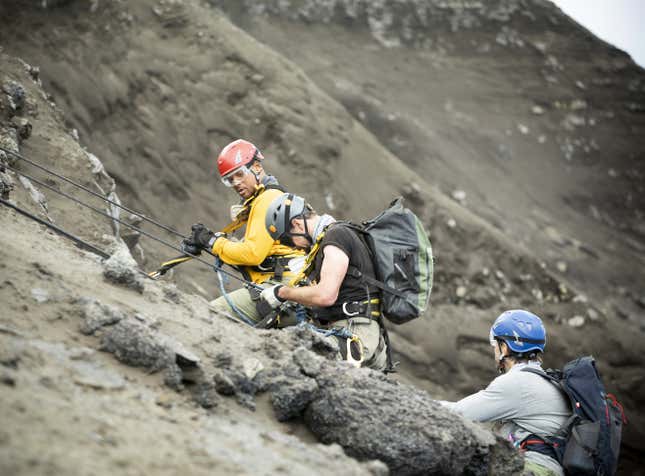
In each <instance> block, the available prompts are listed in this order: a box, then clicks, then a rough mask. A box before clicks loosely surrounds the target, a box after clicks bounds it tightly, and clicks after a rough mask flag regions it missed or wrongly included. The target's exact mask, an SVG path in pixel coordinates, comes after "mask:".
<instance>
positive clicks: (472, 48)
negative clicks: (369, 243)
mask: <svg viewBox="0 0 645 476" xmlns="http://www.w3.org/2000/svg"><path fill="white" fill-rule="evenodd" d="M11 3H15V2H8V3H5V4H4V5H3V6H2V7H0V9H3V8H4V9H5V10H4V11H2V10H0V11H2V13H3V17H4V18H9V19H10V20H11V21H10V22H9V26H8V27H7V28H4V29H3V30H2V32H1V33H0V41H1V42H2V44H3V45H4V46H5V48H6V50H7V51H8V52H10V53H11V54H13V55H16V56H19V57H21V58H23V59H25V60H26V61H28V62H29V63H30V64H37V65H39V66H40V67H41V77H42V79H43V81H44V83H45V85H46V87H47V90H49V91H51V92H52V94H53V96H52V98H50V99H53V100H55V101H56V102H57V103H58V104H59V105H60V106H61V108H62V109H64V110H65V111H66V112H67V113H68V114H67V115H66V116H65V118H64V120H65V124H66V126H65V128H66V129H67V130H68V131H70V132H71V131H73V129H76V130H77V131H78V133H79V136H80V143H81V144H83V145H86V146H87V147H88V149H89V150H90V151H91V152H93V153H94V154H95V155H96V156H97V157H99V158H100V159H101V160H102V161H103V163H104V164H105V166H106V168H107V170H108V172H110V174H111V175H112V176H113V177H114V178H115V179H116V183H117V190H118V193H119V195H120V196H121V198H122V200H123V201H124V203H126V204H127V205H129V206H131V207H133V208H136V209H139V210H143V211H145V212H147V213H149V214H150V215H151V216H155V217H159V218H162V219H163V221H164V222H166V223H169V224H172V225H173V226H174V227H176V228H178V229H182V230H183V229H187V228H188V227H189V225H190V224H191V223H193V222H196V221H204V222H207V223H209V224H213V225H214V226H217V225H223V224H225V222H226V215H227V211H226V210H227V208H228V205H229V204H230V203H231V202H233V201H234V197H233V196H231V195H229V194H228V191H226V190H224V188H223V187H221V186H219V185H218V181H217V178H216V174H215V170H214V156H215V153H216V151H217V150H219V148H221V147H222V146H223V145H224V144H225V143H226V142H227V141H229V140H231V139H232V138H235V137H240V136H241V137H247V138H250V139H251V140H253V141H255V142H256V143H258V145H260V146H261V147H262V149H263V152H264V154H265V156H267V157H268V160H267V169H268V170H269V171H270V172H273V173H275V174H276V175H278V176H279V177H280V179H281V181H282V182H283V183H285V184H286V185H288V186H289V188H290V189H291V190H292V191H294V192H297V193H303V194H305V195H306V196H307V197H308V198H310V199H311V200H312V202H313V203H314V205H315V206H316V208H319V209H321V210H325V211H330V212H331V213H333V214H336V215H337V216H339V217H343V218H344V217H349V218H354V219H360V218H364V217H367V216H370V215H371V214H373V213H375V212H377V211H378V210H379V209H380V208H382V207H383V206H384V205H385V204H386V203H387V202H388V201H389V199H390V198H391V197H392V196H394V195H397V194H404V195H405V196H406V197H407V198H408V203H410V204H411V205H412V206H413V207H414V208H415V210H417V211H418V212H419V214H420V215H421V216H423V218H424V221H425V222H426V223H427V225H428V227H429V229H430V230H431V234H432V238H433V243H434V245H435V253H436V270H437V276H436V286H435V290H434V293H433V300H432V308H431V310H430V312H429V313H428V318H427V319H424V320H420V321H419V322H415V323H413V324H410V325H408V326H403V327H400V328H397V329H395V336H394V338H393V340H394V345H395V349H396V351H397V358H398V359H399V360H401V362H402V364H401V375H400V378H401V379H402V380H404V381H408V382H411V383H414V384H415V385H417V386H420V387H422V388H426V389H428V390H430V391H431V392H432V393H433V394H434V395H436V396H452V397H457V396H459V395H463V394H464V393H466V392H470V391H472V390H475V389H476V388H478V387H480V386H481V385H483V384H484V383H485V382H487V381H488V380H490V378H492V376H493V375H492V374H491V369H490V366H489V365H488V364H487V363H486V362H488V360H489V358H490V355H489V354H490V349H489V347H488V346H487V343H486V340H485V338H484V337H485V335H486V334H487V329H488V326H489V325H490V322H491V321H492V320H493V319H494V317H495V315H496V314H497V313H498V312H499V311H500V310H502V309H504V308H510V307H519V306H522V307H527V308H530V309H533V310H535V311H536V312H538V313H539V314H541V315H543V316H544V317H545V319H546V323H547V326H548V329H549V331H550V339H549V350H550V352H549V356H548V360H547V364H549V365H561V363H562V362H563V361H564V360H565V359H568V358H572V357H574V356H576V355H579V354H581V353H593V354H594V355H595V356H596V357H597V358H598V359H599V362H600V365H601V370H602V372H603V376H604V377H605V380H606V381H607V384H608V387H610V388H611V389H613V390H616V392H617V393H618V394H619V395H620V396H621V398H622V399H623V401H624V403H626V407H627V410H628V412H629V415H630V416H631V417H632V424H631V425H630V426H629V427H627V431H626V437H625V442H626V446H625V452H624V454H625V458H624V461H627V463H628V464H629V461H630V459H633V460H637V458H638V456H637V455H638V454H639V452H641V451H642V449H643V448H642V441H644V440H643V438H641V433H642V430H641V428H642V425H641V424H640V422H641V421H642V415H641V412H640V411H639V408H640V405H641V403H642V402H643V401H644V400H645V387H644V386H643V385H644V380H643V377H642V375H641V374H642V371H641V369H642V350H643V337H642V336H643V334H642V329H641V322H640V319H641V317H642V310H641V309H640V308H639V307H638V306H639V304H638V301H639V299H642V297H641V296H639V294H638V293H639V292H641V291H640V290H638V289H637V288H636V287H635V286H634V284H633V283H638V282H640V281H642V279H641V278H642V271H640V269H641V267H639V266H635V263H639V262H640V260H641V259H642V253H640V252H639V250H640V249H641V248H640V247H641V246H642V231H639V228H638V227H639V226H640V224H642V216H641V215H639V209H641V210H642V207H640V206H638V204H639V203H642V202H641V200H642V188H639V187H642V180H640V181H639V179H638V177H642V176H640V175H639V174H640V173H641V172H642V164H641V162H642V160H640V157H641V156H640V155H639V154H640V152H639V151H640V149H642V147H640V148H639V144H640V142H638V141H639V139H638V137H640V136H642V134H640V132H639V131H641V130H642V124H641V122H642V121H641V116H642V115H639V112H638V104H640V103H641V102H642V101H641V98H642V92H643V91H642V83H641V82H639V81H640V79H639V78H641V77H642V71H641V70H638V69H634V67H633V65H631V63H629V61H628V60H626V59H625V58H624V56H622V55H620V54H619V53H616V52H615V51H613V50H611V49H608V48H607V47H606V46H602V48H601V49H600V50H599V49H597V48H595V47H594V48H591V47H589V49H588V50H587V49H586V48H582V50H581V49H580V44H581V43H580V41H583V44H584V42H590V44H592V45H594V44H597V43H594V42H593V41H592V40H588V38H589V37H588V35H587V36H583V37H580V36H576V35H568V34H567V31H568V30H567V29H568V28H569V26H570V22H569V21H568V20H566V19H565V18H564V17H562V16H561V15H560V14H559V12H558V11H557V10H554V9H553V8H552V7H551V8H549V9H546V10H539V11H538V12H537V13H538V14H537V16H536V18H535V19H533V20H531V19H530V18H529V15H527V14H526V12H527V11H528V12H531V10H530V9H528V7H525V6H524V5H523V3H522V2H515V3H513V2H508V4H509V5H510V4H513V5H515V7H513V8H512V9H511V11H507V12H506V13H504V14H502V13H503V12H502V13H500V11H499V10H495V9H493V10H495V11H497V12H498V13H499V15H498V14H495V15H493V17H490V18H488V17H477V15H476V13H477V12H468V11H466V12H462V14H463V16H461V17H459V18H462V20H463V21H462V20H460V21H458V22H457V23H456V24H455V25H456V26H453V28H456V31H455V32H453V31H452V30H451V29H447V28H446V27H445V26H443V27H442V28H439V29H437V30H436V32H437V33H436V34H437V35H438V36H437V37H433V38H429V39H431V40H432V41H426V42H425V44H421V45H420V44H418V43H419V42H417V41H416V40H415V41H411V42H406V41H399V43H398V44H397V45H391V44H389V43H388V42H385V43H384V41H383V38H385V39H387V38H391V35H390V33H388V30H387V29H385V30H383V29H382V28H381V29H378V28H377V33H378V32H379V31H380V32H381V33H382V34H387V35H386V36H385V37H383V36H382V34H381V37H379V34H377V35H376V39H375V38H374V31H371V30H370V29H369V28H368V26H370V25H371V26H374V25H376V26H378V22H377V23H376V24H375V23H374V22H373V21H372V22H369V21H368V22H367V23H366V24H362V23H361V22H360V21H358V20H353V21H350V22H349V24H352V25H354V26H356V25H357V24H361V25H362V27H361V28H354V29H352V30H349V29H346V28H345V27H346V24H347V22H348V20H347V15H346V13H344V14H343V13H342V10H338V12H340V13H338V14H337V16H335V17H334V16H332V17H330V19H329V21H328V22H327V23H324V22H323V23H321V22H320V20H321V18H319V17H316V16H315V15H313V14H312V15H313V16H310V17H307V16H305V17H304V18H305V20H306V21H307V22H308V23H306V24H303V23H302V21H301V20H302V18H301V17H298V18H296V21H293V19H284V18H282V16H281V11H280V9H279V8H278V7H276V8H275V9H274V10H271V11H270V13H272V15H275V16H270V17H266V16H259V17H254V16H244V18H246V23H243V22H240V26H242V27H243V28H244V29H245V30H247V31H249V32H250V33H252V34H253V35H255V36H256V38H258V39H260V40H261V42H262V43H259V42H257V41H255V40H254V39H253V38H251V37H250V36H248V35H247V34H246V33H245V32H244V31H242V30H240V29H238V28H236V27H235V26H233V25H231V23H229V21H228V20H227V19H226V18H225V17H223V16H222V15H221V14H220V13H219V12H218V11H217V10H213V9H210V8H207V7H203V6H200V5H194V4H192V3H189V2H179V1H175V2H153V1H137V2H130V3H128V4H127V5H126V4H117V3H109V2H108V3H106V2H89V3H86V2H81V1H76V2H65V3H66V4H65V5H63V6H61V7H60V8H57V9H53V10H46V11H43V10H41V9H39V8H37V7H34V8H25V9H20V8H12V5H10V4H11ZM218 3H223V2H218ZM305 3H306V4H307V5H314V6H315V5H316V3H315V2H313V3H312V2H303V5H304V4H305ZM359 3H360V2H359ZM503 4H505V3H504V2H500V3H499V5H503ZM231 5H233V4H232V3H229V10H230V8H232V7H231ZM261 5H262V2H259V3H257V4H256V6H261ZM276 5H278V4H276ZM536 5H538V4H536ZM540 5H541V4H540ZM13 6H14V7H15V5H13ZM235 7H236V11H237V12H238V13H244V12H246V11H247V5H246V4H244V3H237V2H236V3H235ZM536 8H537V7H536ZM267 11H268V10H263V12H260V13H264V14H266V12H267ZM295 11H297V10H295ZM311 11H312V12H313V13H315V9H314V10H311ZM540 12H546V14H542V13H540ZM233 13H235V12H233ZM403 13H405V12H398V13H397V14H401V15H403ZM533 13H536V12H533ZM338 15H340V16H338ZM522 17H526V18H528V19H526V20H521V18H522ZM234 18H235V19H238V20H239V18H236V17H235V16H234ZM338 18H344V19H345V20H344V21H343V22H337V20H338ZM357 18H358V19H359V20H361V21H362V19H363V18H364V17H361V16H360V15H359V16H358V17H357ZM367 18H369V17H367ZM393 18H399V17H397V16H396V15H394V16H393ZM400 18H405V16H401V17H400ZM427 18H430V19H431V18H435V17H433V16H430V17H427ZM436 18H444V17H442V16H441V15H439V16H437V17H436ZM468 18H471V20H468ZM322 19H323V20H324V18H322ZM332 20H333V21H332ZM444 20H445V18H444ZM554 20H555V21H556V23H557V25H559V26H557V25H556V23H553V21H554ZM446 21H447V20H446ZM545 22H551V23H549V24H551V25H555V26H553V27H552V28H546V27H545V26H544V25H545V24H546V23H545ZM381 23H382V22H381ZM439 23H440V24H441V25H445V24H446V23H445V22H444V21H443V20H442V21H441V22H439ZM448 23H449V24H451V23H450V22H448ZM366 25H367V26H366ZM408 30H409V28H408ZM408 30H406V29H405V28H403V29H402V30H401V29H400V28H398V27H397V28H394V30H393V31H395V32H399V31H408ZM427 30H428V25H427V24H426V25H423V24H420V25H416V24H415V25H414V28H413V29H412V30H410V31H412V32H413V33H414V34H413V35H412V38H414V39H419V38H426V36H427V33H424V32H427ZM431 30H432V29H431ZM433 31H434V30H433ZM397 35H398V33H397ZM406 35H407V33H406ZM408 36H409V35H408ZM569 36H571V38H569ZM402 38H403V39H405V38H407V36H405V35H404V36H403V37H402ZM580 38H582V40H580ZM294 39H295V40H294ZM420 43H423V42H420ZM268 45H270V47H269V46H268ZM296 45H297V46H298V47H296ZM391 46H396V48H392V47H391ZM272 48H273V49H272ZM276 51H279V52H281V53H282V55H280V54H278V53H276ZM560 51H567V53H561V52H560ZM580 51H583V52H586V51H592V52H594V54H597V56H598V58H597V59H595V60H594V61H593V62H592V63H591V66H584V65H585V64H587V63H588V61H585V60H588V59H589V55H592V53H585V54H584V55H582V54H576V52H578V53H580ZM585 55H587V56H585ZM603 55H604V56H603ZM574 57H575V58H578V57H579V61H576V62H575V64H574V63H570V62H569V60H571V61H573V58H574ZM493 58H495V61H491V60H492V59H493ZM565 59H566V60H567V61H565ZM585 68H586V69H585ZM578 82H580V83H581V84H582V86H580V85H579V84H578ZM420 85H423V87H421V86H420ZM430 85H431V86H432V87H430ZM464 91H467V92H468V94H465V93H464ZM580 101H582V102H580ZM630 104H632V106H629V105H630ZM581 118H582V119H581ZM41 119H42V118H41ZM61 120H63V119H61ZM581 121H582V122H584V123H582V122H581ZM592 121H593V124H592ZM625 124H627V125H628V127H621V126H622V125H625ZM639 134H640V135H639ZM63 137H64V139H61V138H63ZM610 138H611V139H610ZM592 139H593V140H594V141H595V144H596V146H597V147H598V149H599V150H596V146H594V145H593V143H592V142H591V141H592ZM68 141H69V143H72V142H75V140H74V138H73V136H72V135H69V136H64V135H60V134H57V133H54V132H52V131H48V129H47V128H46V125H45V123H44V122H43V125H42V126H40V125H39V127H34V135H33V137H32V139H30V140H29V141H27V142H26V143H25V144H24V147H23V148H22V150H23V151H24V152H25V153H26V154H27V155H28V156H30V157H33V158H36V159H40V160H42V161H44V162H47V163H48V164H50V165H52V166H54V167H56V168H57V169H58V170H61V171H63V172H64V173H66V174H69V175H71V176H73V177H77V178H79V179H83V180H85V181H86V183H88V184H91V180H89V179H88V178H87V177H88V175H87V171H88V170H89V169H90V168H91V167H92V165H91V163H90V161H89V160H88V158H87V156H86V154H84V153H82V152H81V149H80V147H78V146H77V147H76V148H69V147H67V145H66V144H68ZM25 170H27V169H25ZM612 171H613V172H612ZM56 185H57V186H61V187H62V186H64V185H63V184H56ZM441 191H443V192H445V194H444V193H441ZM17 193H19V194H22V195H19V197H20V200H23V197H24V200H25V201H28V200H27V198H26V192H23V191H22V190H18V192H17ZM616 193H618V194H619V195H620V196H618V195H615V194H616ZM612 194H613V195H612ZM46 195H47V197H46V198H47V200H48V202H49V213H50V215H52V216H53V217H54V218H55V219H56V220H57V221H58V222H60V223H62V224H65V225H67V226H70V227H73V228H75V229H76V230H77V231H78V232H79V233H81V234H84V236H86V237H89V238H95V239H100V236H101V235H102V234H104V233H109V232H110V231H112V230H111V228H110V226H109V225H108V224H107V223H102V224H99V222H96V221H95V219H94V218H92V217H88V218H85V217H86V215H85V214H83V213H81V212H80V211H77V210H80V209H77V207H72V208H70V206H69V205H68V204H66V202H64V201H60V200H59V199H57V198H55V196H54V195H53V194H51V193H47V194H46ZM568 197H569V198H568ZM570 197H573V198H570ZM581 197H582V198H581ZM612 197H613V198H612ZM629 197H631V198H629ZM612 204H613V205H612ZM573 205H575V206H573ZM34 209H35V210H37V208H34ZM594 210H595V212H594ZM618 217H620V219H618ZM607 220H618V221H619V223H616V222H614V223H613V226H612V222H611V221H607ZM142 244H143V246H144V249H145V250H146V255H147V256H148V262H147V266H148V267H154V265H155V264H156V261H157V260H158V259H160V258H162V257H166V256H168V255H167V254H165V253H167V251H163V250H162V249H161V248H159V247H156V246H154V245H153V244H151V243H149V242H145V241H144V242H143V243H142ZM177 274H178V276H177V278H178V283H179V284H180V285H181V286H182V287H183V288H185V289H190V290H191V291H194V290H198V289H201V290H202V292H203V293H204V295H205V296H210V295H212V294H213V293H214V287H215V282H214V280H213V277H212V275H211V274H209V272H207V271H202V270H201V269H200V268H198V267H191V268H186V269H185V270H184V272H183V273H182V272H179V273H177ZM639 280H640V281H639ZM618 292H619V293H621V295H620V296H616V294H617V293H618ZM580 324H581V326H580Z"/></svg>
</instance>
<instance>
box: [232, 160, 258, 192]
mask: <svg viewBox="0 0 645 476" xmlns="http://www.w3.org/2000/svg"><path fill="white" fill-rule="evenodd" d="M226 180H228V181H229V182H230V184H231V185H232V187H233V188H234V189H235V191H236V192H237V194H238V195H239V196H240V197H242V198H243V199H245V200H246V199H247V198H249V197H250V196H251V195H253V193H255V186H256V185H257V179H256V178H255V175H254V174H253V172H252V170H251V169H250V168H247V167H246V166H242V167H240V168H238V169H237V170H235V171H234V172H232V173H230V174H228V175H227V176H226Z"/></svg>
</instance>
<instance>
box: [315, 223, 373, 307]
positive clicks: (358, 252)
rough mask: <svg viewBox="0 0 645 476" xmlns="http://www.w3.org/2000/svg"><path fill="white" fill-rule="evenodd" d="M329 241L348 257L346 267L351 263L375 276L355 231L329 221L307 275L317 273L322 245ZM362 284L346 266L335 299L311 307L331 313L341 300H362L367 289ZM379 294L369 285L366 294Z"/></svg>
mask: <svg viewBox="0 0 645 476" xmlns="http://www.w3.org/2000/svg"><path fill="white" fill-rule="evenodd" d="M329 245H333V246H336V247H337V248H339V249H340V250H341V251H342V252H343V253H345V254H346V255H347V256H348V257H349V267H350V268H351V267H354V268H356V269H358V270H359V271H360V272H361V273H362V274H364V275H366V276H370V277H372V278H375V277H376V276H375V273H374V265H373V264H372V258H371V257H370V252H369V249H368V248H367V245H366V244H365V242H363V240H362V239H361V238H359V236H358V234H357V232H356V231H353V230H351V229H350V228H348V227H346V226H343V225H342V224H332V225H331V226H330V227H329V228H327V231H326V232H325V236H324V238H323V239H322V242H321V243H320V251H319V252H318V255H317V256H316V258H315V261H314V267H313V271H312V273H311V276H310V278H311V279H312V280H314V281H317V280H318V279H319V277H320V271H321V269H322V262H323V259H324V256H325V247H326V246H329ZM366 286H367V283H365V282H363V281H362V280H361V279H360V278H356V277H353V276H350V273H349V270H348V273H347V274H346V275H345V278H344V279H343V282H342V283H341V285H340V290H339V292H338V299H337V300H336V303H335V304H334V305H333V306H331V307H328V308H315V309H314V311H315V313H316V314H319V315H324V314H327V313H329V312H332V313H334V314H335V313H336V312H337V311H338V312H340V307H341V306H342V304H343V303H344V302H348V301H364V300H365V299H367V293H368V288H367V287H366ZM380 294H381V293H380V290H379V289H378V288H377V287H375V286H369V295H370V298H375V297H380Z"/></svg>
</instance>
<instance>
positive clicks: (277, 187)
mask: <svg viewBox="0 0 645 476" xmlns="http://www.w3.org/2000/svg"><path fill="white" fill-rule="evenodd" d="M264 190H280V191H281V192H284V193H287V189H286V188H285V187H283V186H282V185H280V184H279V183H271V184H269V185H265V186H264Z"/></svg>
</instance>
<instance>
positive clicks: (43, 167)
mask: <svg viewBox="0 0 645 476" xmlns="http://www.w3.org/2000/svg"><path fill="white" fill-rule="evenodd" d="M0 150H2V151H4V152H7V153H9V154H12V155H14V156H15V157H18V159H19V160H22V161H24V162H27V163H28V164H31V165H33V166H34V167H37V168H39V169H41V170H43V171H45V172H47V173H48V174H51V175H53V176H54V177H57V178H59V179H61V180H64V181H65V182H67V183H69V184H71V185H74V186H75V187H78V188H80V189H81V190H84V191H85V192H87V193H89V194H92V195H94V196H95V197H98V198H100V199H101V200H105V201H106V202H108V203H109V204H111V205H114V206H116V207H119V208H121V209H123V210H125V211H127V212H129V213H132V214H133V215H136V216H138V217H139V218H141V219H143V220H145V221H147V222H150V223H152V224H153V225H156V226H158V227H159V228H163V229H164V230H166V231H167V232H169V233H172V234H174V235H176V236H181V237H182V238H183V236H184V235H182V234H181V233H179V232H178V231H177V230H174V229H173V228H170V227H169V226H167V225H164V224H163V223H159V222H157V221H156V220H153V219H152V218H148V217H147V216H145V215H143V214H141V213H138V212H136V211H134V210H132V209H130V208H128V207H126V206H125V205H121V204H120V203H117V202H115V201H114V200H110V199H109V198H107V197H105V196H103V195H101V194H100V193H97V192H95V191H94V190H91V189H89V188H87V187H86V186H84V185H81V184H80V183H78V182H75V181H74V180H71V179H68V178H67V177H65V176H63V175H60V174H58V173H56V172H54V171H53V170H51V169H48V168H47V167H45V166H43V165H40V164H37V163H36V162H34V161H33V160H30V159H28V158H27V157H25V156H24V155H21V154H19V153H18V152H14V151H13V150H10V149H6V148H4V147H2V146H0ZM13 170H15V169H13Z"/></svg>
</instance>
